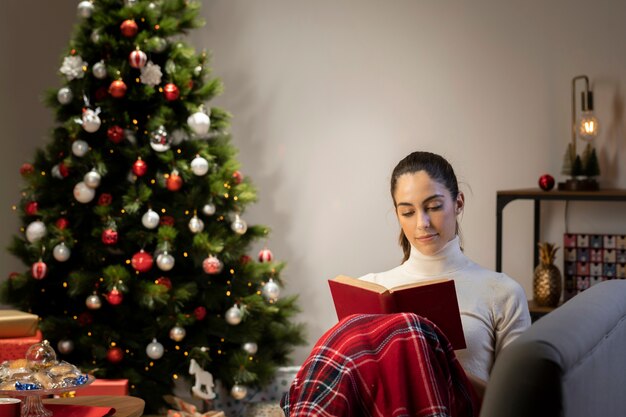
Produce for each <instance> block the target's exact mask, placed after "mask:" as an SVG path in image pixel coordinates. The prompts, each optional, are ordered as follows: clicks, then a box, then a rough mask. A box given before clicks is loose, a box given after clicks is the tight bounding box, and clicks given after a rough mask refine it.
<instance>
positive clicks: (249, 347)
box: [241, 342, 259, 355]
mask: <svg viewBox="0 0 626 417" xmlns="http://www.w3.org/2000/svg"><path fill="white" fill-rule="evenodd" d="M241 348H242V349H243V350H244V351H245V352H246V353H247V354H249V355H255V354H256V353H257V351H258V350H259V346H258V345H257V344H256V343H254V342H246V343H244V344H243V345H242V346H241Z"/></svg>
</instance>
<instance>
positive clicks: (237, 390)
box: [230, 384, 248, 400]
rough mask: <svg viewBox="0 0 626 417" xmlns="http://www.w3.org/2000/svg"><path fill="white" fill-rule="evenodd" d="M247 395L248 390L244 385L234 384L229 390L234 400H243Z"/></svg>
mask: <svg viewBox="0 0 626 417" xmlns="http://www.w3.org/2000/svg"><path fill="white" fill-rule="evenodd" d="M247 394H248V388H246V387H245V385H239V384H235V385H233V387H232V388H231V389H230V395H231V396H232V397H233V398H234V399H236V400H243V399H244V398H246V395H247Z"/></svg>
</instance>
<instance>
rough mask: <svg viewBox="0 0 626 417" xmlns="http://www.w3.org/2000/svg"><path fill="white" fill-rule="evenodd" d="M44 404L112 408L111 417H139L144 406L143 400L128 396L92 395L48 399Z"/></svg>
mask: <svg viewBox="0 0 626 417" xmlns="http://www.w3.org/2000/svg"><path fill="white" fill-rule="evenodd" d="M43 403H44V405H46V404H66V405H90V406H94V407H114V408H115V414H113V417H140V416H141V415H142V414H143V409H144V406H145V402H144V400H142V399H141V398H137V397H130V396H128V395H94V396H85V397H72V398H48V399H45V400H43Z"/></svg>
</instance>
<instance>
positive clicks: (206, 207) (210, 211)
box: [202, 203, 215, 216]
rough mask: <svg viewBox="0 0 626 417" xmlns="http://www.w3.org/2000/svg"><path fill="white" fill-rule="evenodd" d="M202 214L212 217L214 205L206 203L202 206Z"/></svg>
mask: <svg viewBox="0 0 626 417" xmlns="http://www.w3.org/2000/svg"><path fill="white" fill-rule="evenodd" d="M202 212H203V213H204V214H206V215H207V216H212V215H214V214H215V204H213V203H206V204H205V205H204V206H202Z"/></svg>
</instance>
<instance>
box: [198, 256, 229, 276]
mask: <svg viewBox="0 0 626 417" xmlns="http://www.w3.org/2000/svg"><path fill="white" fill-rule="evenodd" d="M223 267H224V265H223V264H222V261H220V260H219V259H217V258H216V257H215V256H213V255H210V256H209V257H208V258H206V259H205V260H204V261H202V269H204V272H206V273H207V274H209V275H216V274H219V273H220V272H222V268H223Z"/></svg>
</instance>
